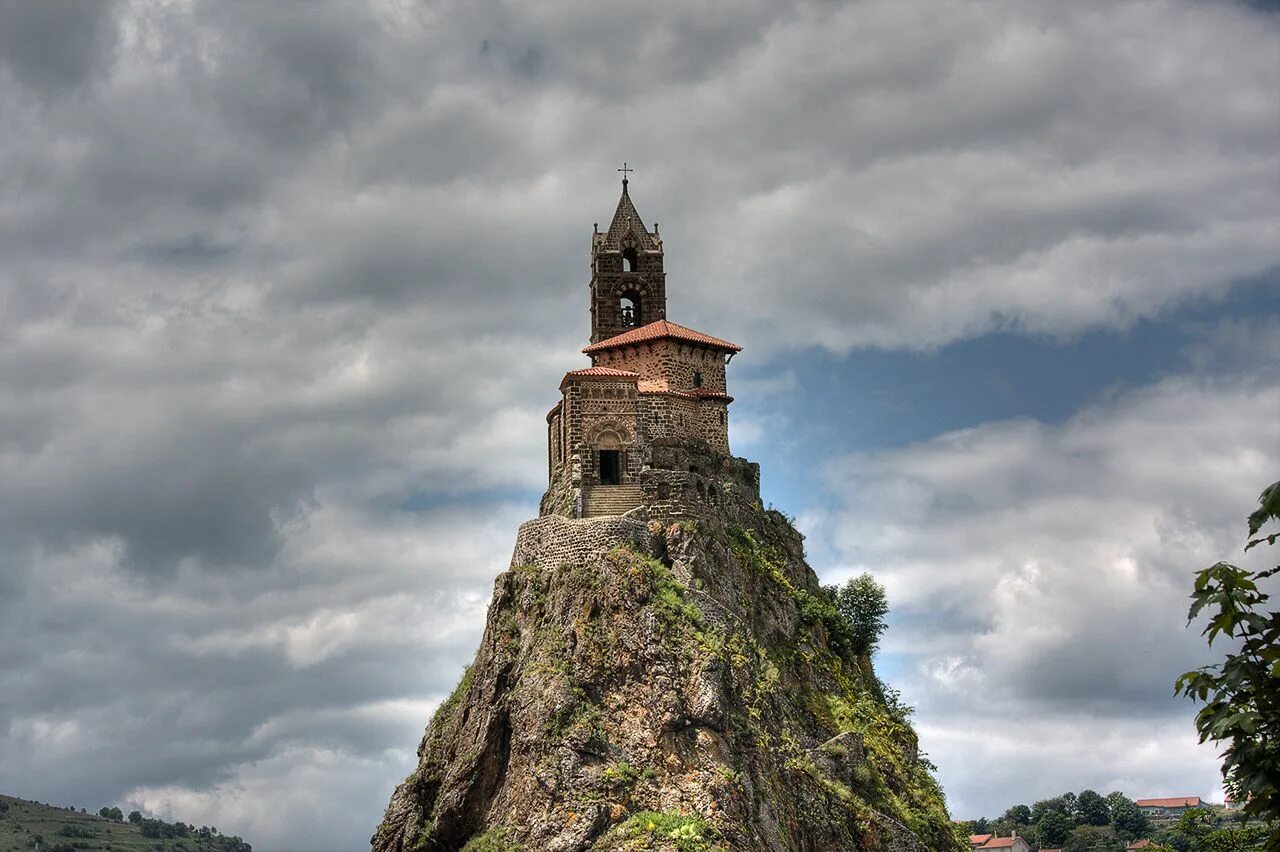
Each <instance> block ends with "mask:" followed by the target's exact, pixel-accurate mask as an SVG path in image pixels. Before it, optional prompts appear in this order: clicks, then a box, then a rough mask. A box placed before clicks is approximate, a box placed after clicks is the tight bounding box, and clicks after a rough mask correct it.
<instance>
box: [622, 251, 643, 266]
mask: <svg viewBox="0 0 1280 852" xmlns="http://www.w3.org/2000/svg"><path fill="white" fill-rule="evenodd" d="M622 271H623V272H639V271H640V258H639V257H638V256H637V255H636V250H635V249H634V248H632V247H630V246H628V247H627V248H624V249H623V250H622Z"/></svg>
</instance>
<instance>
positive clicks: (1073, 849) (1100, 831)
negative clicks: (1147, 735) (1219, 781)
mask: <svg viewBox="0 0 1280 852" xmlns="http://www.w3.org/2000/svg"><path fill="white" fill-rule="evenodd" d="M961 828H962V829H963V830H964V831H965V832H966V833H968V834H998V835H1000V836H1002V837H1008V836H1009V835H1011V834H1014V833H1017V834H1018V835H1019V836H1020V837H1024V838H1026V840H1027V843H1028V844H1029V845H1030V846H1031V847H1032V848H1033V849H1035V848H1040V849H1062V850H1063V852H1123V850H1124V849H1125V847H1126V845H1128V843H1129V842H1131V841H1134V840H1141V839H1149V840H1151V842H1152V844H1153V845H1152V846H1148V847H1147V850H1149V852H1245V850H1252V849H1262V848H1263V847H1264V843H1265V841H1266V838H1267V835H1268V833H1269V830H1270V827H1269V826H1268V825H1267V824H1265V823H1262V822H1249V818H1248V816H1246V815H1243V814H1230V813H1228V812H1227V811H1225V810H1223V809H1222V808H1193V809H1191V810H1188V811H1186V812H1184V813H1183V814H1182V816H1181V817H1180V818H1179V819H1178V820H1177V821H1176V822H1172V823H1169V824H1162V825H1158V826H1157V825H1153V824H1152V822H1151V820H1150V818H1149V817H1148V816H1147V815H1146V814H1144V813H1143V812H1142V811H1141V810H1140V809H1139V808H1138V805H1137V803H1136V802H1134V800H1133V799H1130V798H1129V797H1128V796H1126V795H1124V794H1123V793H1109V794H1107V795H1106V796H1103V795H1101V794H1099V793H1098V792H1096V791H1094V790H1081V791H1080V792H1079V793H1063V794H1062V795H1061V796H1055V797H1053V798H1052V799H1043V800H1041V801H1038V802H1036V803H1035V804H1033V805H1031V806H1027V805H1014V806H1013V807H1011V808H1009V809H1008V810H1007V811H1005V812H1004V814H1002V815H1001V816H1000V818H999V819H994V820H989V819H985V818H984V819H976V820H970V821H968V822H964V823H961Z"/></svg>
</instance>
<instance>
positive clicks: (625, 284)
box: [542, 177, 759, 518]
mask: <svg viewBox="0 0 1280 852" xmlns="http://www.w3.org/2000/svg"><path fill="white" fill-rule="evenodd" d="M627 183H628V181H627V179H626V178H625V177H624V178H623V180H622V197H621V198H620V199H619V200H618V208H617V210H616V211H615V212H614V214H613V221H612V222H610V223H609V228H608V230H607V231H605V232H603V233H601V232H600V229H599V225H597V226H596V229H595V233H594V234H593V235H592V237H591V284H590V290H591V343H590V345H588V346H587V347H586V348H584V349H583V350H582V351H583V352H584V353H586V354H587V355H589V356H590V357H591V366H590V367H586V368H584V369H579V370H570V371H569V372H567V373H565V375H564V379H563V380H562V381H561V382H560V394H561V398H560V401H559V402H558V403H556V405H555V407H553V408H552V409H551V411H550V412H548V414H547V451H548V457H547V461H548V474H549V479H550V484H549V486H548V488H547V493H546V495H545V496H544V497H543V500H542V514H544V515H547V514H558V515H566V516H568V517H575V518H581V517H595V516H602V515H621V514H624V513H626V512H628V511H630V510H632V509H636V508H638V507H640V506H645V507H647V508H648V509H649V511H650V512H651V513H655V512H656V513H657V514H658V515H667V516H673V517H679V516H683V515H696V514H699V509H702V508H710V507H714V506H715V505H716V504H717V503H719V502H720V499H721V498H722V497H723V496H724V495H723V494H722V490H723V489H724V488H726V487H733V483H734V482H738V483H740V484H742V485H745V486H746V487H747V488H748V489H752V490H754V491H755V492H756V493H757V495H758V489H759V470H758V468H757V466H756V465H754V464H751V463H749V462H745V461H742V460H739V459H732V458H731V457H730V455H729V404H730V403H731V402H733V397H731V396H729V393H728V388H727V386H726V384H725V367H726V366H727V365H728V363H729V361H730V359H732V358H733V356H734V355H735V354H737V353H738V352H740V351H741V350H742V347H741V346H738V345H737V344H734V343H730V342H728V341H727V340H721V339H720V338H717V337H712V336H711V335H709V334H703V333H702V332H700V331H694V330H693V329H691V328H686V327H684V326H682V325H677V324H676V323H673V322H670V321H669V320H668V319H667V276H666V271H665V270H664V269H663V257H662V238H661V237H660V236H659V235H658V225H657V223H656V222H655V223H654V226H653V230H652V231H650V230H649V229H648V228H646V227H645V224H644V222H643V221H642V220H641V218H640V214H639V213H637V212H636V208H635V205H634V204H632V202H631V196H630V194H629V193H628V191H627ZM726 466H727V468H732V470H729V469H727V468H726V470H725V471H724V473H728V474H731V475H730V476H728V478H727V479H726V478H725V477H724V476H721V475H719V474H718V473H717V470H718V469H719V468H725V467H726Z"/></svg>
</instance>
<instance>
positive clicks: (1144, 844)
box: [1124, 840, 1151, 852]
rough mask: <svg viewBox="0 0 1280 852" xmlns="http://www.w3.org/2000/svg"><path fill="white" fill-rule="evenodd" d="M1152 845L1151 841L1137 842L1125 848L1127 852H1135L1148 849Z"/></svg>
mask: <svg viewBox="0 0 1280 852" xmlns="http://www.w3.org/2000/svg"><path fill="white" fill-rule="evenodd" d="M1150 845H1151V841H1150V840H1135V841H1133V842H1132V843H1130V844H1129V845H1128V846H1126V847H1124V848H1125V852H1133V850H1135V849H1146V848H1147V847H1148V846H1150Z"/></svg>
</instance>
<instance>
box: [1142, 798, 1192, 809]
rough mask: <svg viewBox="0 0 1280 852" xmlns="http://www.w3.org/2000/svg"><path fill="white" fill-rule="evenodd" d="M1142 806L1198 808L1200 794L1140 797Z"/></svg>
mask: <svg viewBox="0 0 1280 852" xmlns="http://www.w3.org/2000/svg"><path fill="white" fill-rule="evenodd" d="M1137 805H1138V807H1140V808H1198V807H1200V797H1199V796H1174V797H1173V798H1171V799H1138V801H1137Z"/></svg>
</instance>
